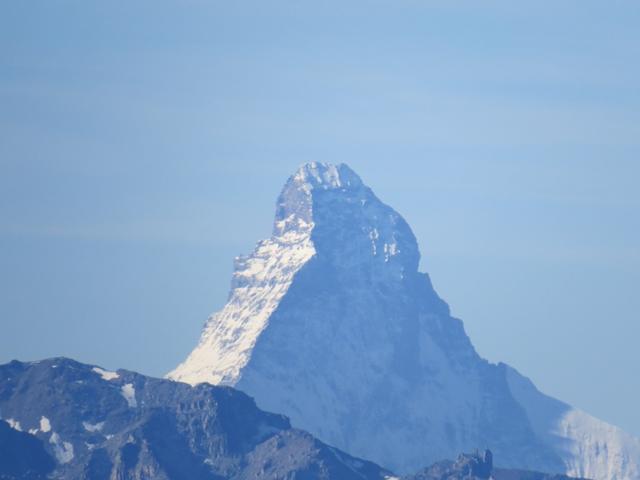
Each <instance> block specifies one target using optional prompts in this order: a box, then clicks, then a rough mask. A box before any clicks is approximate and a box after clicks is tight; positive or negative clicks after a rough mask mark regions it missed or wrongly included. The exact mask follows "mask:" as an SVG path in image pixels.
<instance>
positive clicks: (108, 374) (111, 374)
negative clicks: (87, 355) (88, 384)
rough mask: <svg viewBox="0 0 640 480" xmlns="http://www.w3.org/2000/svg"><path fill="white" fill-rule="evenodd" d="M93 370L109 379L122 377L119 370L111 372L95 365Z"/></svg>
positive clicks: (104, 378)
mask: <svg viewBox="0 0 640 480" xmlns="http://www.w3.org/2000/svg"><path fill="white" fill-rule="evenodd" d="M92 370H93V371H94V372H95V373H97V374H98V375H100V376H101V377H102V379H103V380H107V381H109V380H115V379H116V378H118V377H120V375H118V372H110V371H108V370H104V369H102V368H100V367H94V368H93V369H92Z"/></svg>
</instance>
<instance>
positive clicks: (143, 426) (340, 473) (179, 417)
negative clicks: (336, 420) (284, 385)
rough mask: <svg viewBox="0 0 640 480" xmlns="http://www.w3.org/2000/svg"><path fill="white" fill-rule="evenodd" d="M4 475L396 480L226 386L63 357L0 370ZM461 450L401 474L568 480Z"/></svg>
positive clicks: (32, 478) (429, 478) (421, 478)
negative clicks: (502, 465)
mask: <svg viewBox="0 0 640 480" xmlns="http://www.w3.org/2000/svg"><path fill="white" fill-rule="evenodd" d="M0 412H2V414H3V417H2V418H0V479H3V480H15V479H28V480H37V479H42V480H44V479H46V478H49V479H53V480H58V479H60V480H62V479H69V478H72V479H87V480H102V479H105V480H106V479H114V478H117V479H119V480H143V479H144V480H147V479H148V480H152V479H153V480H156V479H160V480H178V479H188V480H222V479H229V480H248V479H262V480H284V479H309V480H316V479H317V480H329V479H332V480H333V479H336V480H343V479H344V480H350V479H353V480H356V479H357V480H393V479H395V480H400V477H397V476H395V475H394V474H392V473H390V472H388V471H387V470H385V469H383V468H381V467H379V466H378V465H375V464H374V463H371V462H368V461H366V460H362V459H358V458H354V457H352V456H350V455H348V454H346V453H344V452H341V451H340V450H338V449H336V448H333V447H330V446H328V445H326V444H324V443H322V442H320V441H318V440H316V439H315V438H314V437H312V436H311V435H309V434H308V433H306V432H303V431H300V430H296V429H293V428H291V426H290V424H289V421H288V419H287V418H286V417H284V416H282V415H276V414H271V413H266V412H263V411H261V410H259V409H258V408H256V406H255V404H254V402H253V400H252V399H251V398H249V397H248V396H246V395H245V394H243V393H242V392H239V391H237V390H234V389H233V388H229V387H215V386H211V385H201V386H197V387H190V386H188V385H185V384H180V383H176V382H169V381H166V380H160V379H155V378H150V377H145V376H144V375H140V374H137V373H134V372H129V371H126V370H118V371H116V372H112V371H108V370H105V369H102V368H100V367H95V366H92V365H86V364H82V363H79V362H76V361H73V360H70V359H66V358H53V359H48V360H43V361H40V362H29V363H22V362H17V361H14V362H11V363H9V364H6V365H0ZM491 458H492V457H491V453H490V452H485V453H484V454H483V455H479V454H466V455H465V454H463V455H460V456H459V457H458V459H457V460H456V461H455V462H451V461H442V462H438V463H437V464H435V465H432V466H431V467H429V468H425V469H423V470H421V471H420V472H418V473H417V474H416V475H412V476H409V477H406V478H405V477H403V478H402V480H443V479H445V478H446V479H447V480H456V479H463V478H464V479H465V480H485V479H488V478H493V479H494V480H568V477H556V476H551V475H545V474H541V473H536V472H506V473H508V474H509V476H502V474H503V473H505V472H502V471H501V470H499V469H495V468H493V467H492V462H491Z"/></svg>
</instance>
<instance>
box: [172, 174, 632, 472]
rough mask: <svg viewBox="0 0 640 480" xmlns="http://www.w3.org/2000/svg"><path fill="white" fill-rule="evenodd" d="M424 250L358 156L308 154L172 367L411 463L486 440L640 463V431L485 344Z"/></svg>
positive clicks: (371, 454) (506, 460) (609, 465)
mask: <svg viewBox="0 0 640 480" xmlns="http://www.w3.org/2000/svg"><path fill="white" fill-rule="evenodd" d="M419 258H420V254H419V252H418V246H417V242H416V239H415V237H414V235H413V233H412V231H411V229H410V228H409V226H408V225H407V223H406V222H405V221H404V219H403V218H402V217H401V216H400V215H399V214H398V213H397V212H395V211H394V210H393V209H392V208H391V207H389V206H387V205H385V204H384V203H382V202H381V201H380V200H379V199H378V198H377V197H376V196H375V195H374V194H373V192H372V191H371V189H369V188H368V187H367V186H366V185H364V184H363V182H362V181H361V179H360V178H359V177H358V176H357V175H356V174H355V173H354V172H353V171H352V170H350V169H349V168H348V167H347V166H346V165H339V166H332V165H327V164H318V163H312V164H307V165H304V166H303V167H301V168H300V169H299V170H298V171H297V172H296V173H295V174H294V175H293V176H292V177H291V178H290V179H289V180H288V182H287V183H286V185H285V187H284V189H283V191H282V193H281V195H280V197H279V199H278V204H277V210H276V218H275V223H274V229H273V235H272V237H271V238H270V239H268V240H265V241H262V242H260V243H259V244H258V245H257V247H256V249H255V251H254V252H253V253H252V254H251V255H249V256H246V257H240V258H238V259H236V264H235V272H234V274H233V280H232V285H231V292H230V296H229V301H228V303H227V304H226V305H225V307H224V308H223V309H222V310H221V311H220V312H219V313H217V314H215V315H213V316H212V317H211V318H210V319H209V320H208V321H207V324H206V325H205V328H204V331H203V333H202V337H201V339H200V342H199V344H198V345H197V346H196V348H195V349H194V351H193V352H192V353H191V354H190V355H189V357H188V358H187V360H186V361H185V362H184V363H182V364H181V365H179V366H178V367H177V368H176V369H175V370H174V371H173V372H171V373H170V374H169V377H170V378H172V379H175V380H180V381H184V382H188V383H191V384H197V383H201V382H209V383H213V384H221V385H233V386H236V387H238V388H239V389H241V390H243V391H246V392H247V393H249V394H250V395H252V396H254V397H255V398H256V401H257V403H258V404H259V405H260V406H261V408H265V409H267V410H271V411H280V412H283V413H285V414H286V415H288V416H289V417H290V418H291V420H292V422H293V424H294V425H296V426H297V427H300V428H304V429H305V430H308V431H310V432H312V433H313V434H314V435H316V436H318V437H319V438H321V439H322V440H323V441H326V442H327V443H330V444H332V445H336V446H338V447H339V448H341V449H343V450H346V451H349V452H351V453H352V454H355V455H359V456H363V457H366V458H370V459H372V460H374V461H376V462H377V463H379V464H382V465H385V466H386V467H388V468H390V469H392V470H395V471H399V472H401V473H407V472H410V471H415V470H417V469H418V468H420V467H421V466H423V465H426V464H428V463H431V462H433V461H436V460H438V459H441V458H453V457H455V456H456V455H457V453H458V452H460V451H469V450H472V449H474V448H476V447H479V446H481V447H488V448H491V449H492V450H493V451H494V453H495V454H496V457H497V458H499V459H500V462H501V465H502V466H505V467H513V468H526V469H535V470H541V471H549V472H565V473H568V474H571V475H575V476H584V477H590V478H596V479H609V480H615V479H617V480H622V479H625V480H626V479H629V478H640V469H639V467H638V464H639V462H640V442H639V441H638V440H637V439H635V438H632V437H630V436H628V435H626V434H625V433H624V432H622V431H621V430H620V429H617V428H616V427H612V426H610V425H607V424H605V423H603V422H599V421H598V420H596V419H593V418H591V417H588V416H587V415H586V414H583V413H581V412H579V411H577V410H575V409H573V408H571V407H570V406H568V405H565V404H563V403H561V402H557V401H555V400H551V399H549V398H548V397H546V396H544V395H542V394H540V393H539V392H537V390H535V387H533V386H532V385H528V386H527V382H528V380H526V379H525V378H524V377H522V376H520V375H519V374H518V373H517V372H515V371H514V370H513V369H510V368H508V367H506V366H504V365H493V364H490V363H488V362H486V361H485V360H483V359H482V358H480V357H479V356H478V354H477V353H476V351H475V350H474V348H473V346H472V344H471V342H470V340H469V338H468V337H467V335H466V334H465V332H464V327H463V325H462V322H461V321H460V320H458V319H456V318H453V317H451V315H450V313H449V308H448V306H447V304H446V303H445V302H444V301H443V300H441V299H440V298H439V296H438V295H437V293H436V292H435V290H434V289H433V287H432V285H431V281H430V279H429V276H428V275H427V274H426V273H421V272H419V271H418V262H419ZM529 383H530V382H529ZM550 402H551V403H550Z"/></svg>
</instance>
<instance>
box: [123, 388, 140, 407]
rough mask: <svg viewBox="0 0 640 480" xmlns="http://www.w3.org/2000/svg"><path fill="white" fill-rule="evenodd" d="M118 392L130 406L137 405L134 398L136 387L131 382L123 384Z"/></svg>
mask: <svg viewBox="0 0 640 480" xmlns="http://www.w3.org/2000/svg"><path fill="white" fill-rule="evenodd" d="M120 392H121V393H122V396H123V397H124V399H125V400H126V401H127V403H128V404H129V406H130V407H131V408H135V407H137V406H138V401H137V400H136V389H135V387H134V386H133V384H132V383H127V384H126V385H123V386H122V388H121V389H120Z"/></svg>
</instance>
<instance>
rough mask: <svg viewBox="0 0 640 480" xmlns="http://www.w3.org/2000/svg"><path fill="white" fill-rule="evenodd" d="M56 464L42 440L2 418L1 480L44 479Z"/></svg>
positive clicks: (0, 428) (0, 432)
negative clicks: (14, 426)
mask: <svg viewBox="0 0 640 480" xmlns="http://www.w3.org/2000/svg"><path fill="white" fill-rule="evenodd" d="M54 466H55V463H54V461H53V458H51V457H50V456H49V454H48V453H47V452H46V451H45V449H44V445H43V444H42V441H41V440H39V439H37V438H36V437H34V436H33V435H29V434H28V433H24V432H20V431H18V430H15V429H13V428H11V427H10V426H9V424H8V423H7V422H4V421H2V420H0V480H5V479H7V480H8V479H33V480H37V479H44V478H46V475H47V474H48V473H49V472H51V471H52V470H53V468H54Z"/></svg>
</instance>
